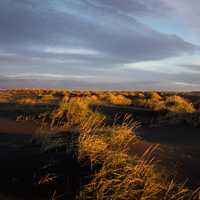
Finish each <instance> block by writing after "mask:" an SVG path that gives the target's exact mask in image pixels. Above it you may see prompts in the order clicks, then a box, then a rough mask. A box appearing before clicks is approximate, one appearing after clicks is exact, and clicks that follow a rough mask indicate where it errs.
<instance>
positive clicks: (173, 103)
mask: <svg viewBox="0 0 200 200" xmlns="http://www.w3.org/2000/svg"><path fill="white" fill-rule="evenodd" d="M165 107H166V109H167V110H168V111H170V112H188V113H192V112H194V111H195V108H194V107H193V105H192V103H189V102H188V101H187V100H185V99H184V98H183V97H180V96H177V95H173V96H169V97H167V98H166V100H165Z"/></svg>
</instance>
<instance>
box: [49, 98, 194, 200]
mask: <svg viewBox="0 0 200 200" xmlns="http://www.w3.org/2000/svg"><path fill="white" fill-rule="evenodd" d="M89 103H90V101H87V100H86V99H85V100H84V99H81V98H76V99H71V100H70V101H67V102H66V101H65V100H63V102H61V104H60V106H59V107H58V109H56V110H55V111H54V112H53V113H52V114H51V115H50V116H49V119H48V120H49V121H48V123H49V124H50V127H49V128H50V129H51V130H52V131H53V130H54V129H58V128H61V129H64V130H66V131H67V130H69V129H71V130H73V129H76V130H78V131H79V140H78V156H77V159H78V160H79V161H80V163H81V161H84V159H85V158H89V159H90V162H91V174H90V178H89V181H87V182H86V183H82V184H81V186H80V192H79V194H77V197H76V198H77V199H83V200H85V199H97V200H104V199H105V200H107V199H113V200H115V199H116V200H117V199H135V200H147V199H148V200H154V199H155V200H157V199H160V200H168V199H174V200H178V199H188V200H189V199H191V200H192V199H197V196H198V190H196V191H192V190H190V189H188V188H187V187H185V185H184V184H178V183H176V182H174V181H173V180H170V178H169V177H168V178H167V179H166V180H163V178H162V174H159V173H158V172H156V171H155V169H154V165H155V164H156V161H155V160H154V157H153V152H154V151H156V149H157V148H158V147H157V146H152V147H150V148H149V149H148V150H147V151H146V152H145V153H144V154H143V155H142V156H141V157H137V156H135V157H132V156H130V155H129V153H128V152H129V151H128V150H129V144H130V143H131V144H134V143H137V142H138V140H139V139H138V138H137V137H136V135H135V134H134V130H135V128H136V124H135V123H134V122H133V120H132V119H131V117H126V118H125V119H124V122H123V123H122V124H121V125H116V124H113V125H112V126H108V125H106V124H105V117H104V116H102V115H100V114H98V113H95V112H93V111H91V110H90V108H89ZM86 179H87V180H88V177H86Z"/></svg>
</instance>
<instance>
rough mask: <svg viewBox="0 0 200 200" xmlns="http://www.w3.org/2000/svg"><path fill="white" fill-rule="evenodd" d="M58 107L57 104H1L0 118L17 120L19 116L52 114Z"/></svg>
mask: <svg viewBox="0 0 200 200" xmlns="http://www.w3.org/2000/svg"><path fill="white" fill-rule="evenodd" d="M56 107H57V104H40V105H20V104H15V103H0V117H6V118H10V119H14V120H15V119H16V118H17V117H18V116H19V115H23V116H27V115H37V114H40V113H43V112H46V111H48V112H51V111H53V110H54V109H55V108H56Z"/></svg>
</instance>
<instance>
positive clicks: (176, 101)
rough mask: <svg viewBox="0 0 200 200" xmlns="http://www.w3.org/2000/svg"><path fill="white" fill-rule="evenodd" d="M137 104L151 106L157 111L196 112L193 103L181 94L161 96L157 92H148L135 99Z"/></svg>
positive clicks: (150, 107) (145, 106) (144, 106)
mask: <svg viewBox="0 0 200 200" xmlns="http://www.w3.org/2000/svg"><path fill="white" fill-rule="evenodd" d="M134 105H135V106H139V107H143V108H149V109H152V110H155V111H162V110H165V111H167V112H176V113H177V112H187V113H192V112H195V108H194V106H193V104H192V103H190V102H189V101H187V100H186V99H184V98H183V97H181V96H177V95H169V96H163V97H162V96H160V95H159V94H158V93H157V92H150V93H147V95H146V96H143V97H138V98H137V99H136V100H135V101H134Z"/></svg>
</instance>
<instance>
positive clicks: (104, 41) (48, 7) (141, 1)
mask: <svg viewBox="0 0 200 200" xmlns="http://www.w3.org/2000/svg"><path fill="white" fill-rule="evenodd" d="M192 1H195V0H192ZM170 2H171V1H170ZM176 2H177V4H175V3H169V1H167V0H148V2H147V1H145V0H124V1H122V0H65V1H51V0H46V1H41V0H20V1H16V0H1V1H0V69H1V71H2V72H4V73H7V72H8V73H10V72H13V73H17V72H24V71H25V72H26V71H27V72H29V73H31V72H37V73H45V72H46V73H56V72H58V73H66V74H67V73H69V74H73V73H74V74H76V71H78V72H79V73H81V74H84V75H85V74H87V73H88V74H90V73H91V75H95V73H101V75H102V76H104V73H103V72H102V71H101V72H100V71H98V70H99V69H103V68H113V70H115V69H117V67H119V66H120V65H123V64H127V63H133V62H139V61H148V60H162V59H165V58H169V57H175V56H178V55H181V54H183V53H193V52H194V51H195V50H197V49H199V47H197V46H196V45H195V44H191V43H189V42H187V41H184V40H183V39H182V38H180V37H178V36H176V35H174V34H172V35H170V34H165V33H160V32H157V31H155V30H153V28H151V27H149V26H147V25H144V24H143V23H141V22H140V21H138V19H137V16H151V17H166V16H167V15H168V14H169V13H173V12H175V11H176V10H177V7H178V3H179V4H181V5H183V4H185V5H187V1H186V0H184V1H182V3H181V0H177V1H176ZM185 12H186V11H184V13H185ZM187 12H190V11H187ZM49 49H50V50H49ZM77 49H80V50H81V51H80V50H79V51H78V50H77ZM76 51H77V52H76ZM84 51H85V53H83V52H84ZM90 52H91V53H90ZM75 68H76V69H75ZM109 73H110V74H109V76H108V77H107V78H108V79H109V77H112V75H113V76H119V75H120V74H119V73H118V71H117V70H116V72H115V73H113V72H112V70H111V72H109ZM117 73H118V74H117ZM139 76H141V79H143V78H142V76H144V77H146V78H147V79H148V77H150V78H151V76H150V74H149V72H148V71H147V72H146V75H142V74H140V75H139ZM104 77H105V76H104ZM119 79H120V76H119ZM122 79H123V81H125V79H129V78H128V73H124V77H122ZM119 81H122V80H119Z"/></svg>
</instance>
